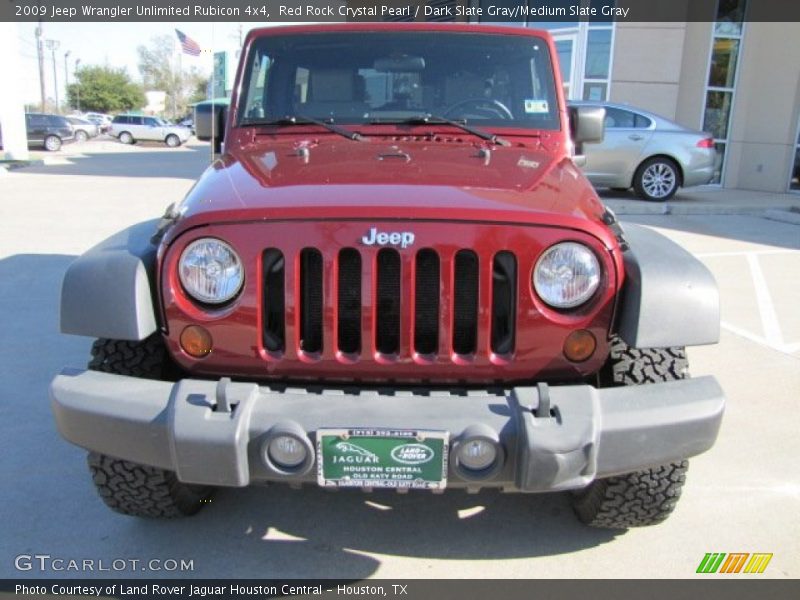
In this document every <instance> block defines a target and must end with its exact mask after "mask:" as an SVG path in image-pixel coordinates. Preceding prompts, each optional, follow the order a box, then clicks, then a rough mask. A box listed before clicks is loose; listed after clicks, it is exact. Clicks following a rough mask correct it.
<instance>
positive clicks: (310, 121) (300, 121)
mask: <svg viewBox="0 0 800 600" xmlns="http://www.w3.org/2000/svg"><path fill="white" fill-rule="evenodd" d="M242 125H277V126H281V127H285V126H287V125H318V126H319V127H323V128H325V129H327V130H328V131H330V132H333V133H337V134H339V135H341V136H342V137H346V138H347V139H348V140H354V141H358V142H360V141H362V140H363V139H364V136H363V135H361V134H360V133H358V132H357V131H350V130H349V129H345V128H344V127H339V126H338V125H334V124H333V119H327V120H324V121H323V120H321V119H314V118H312V117H306V116H303V115H293V116H292V115H289V116H286V117H282V118H280V119H244V120H243V121H242Z"/></svg>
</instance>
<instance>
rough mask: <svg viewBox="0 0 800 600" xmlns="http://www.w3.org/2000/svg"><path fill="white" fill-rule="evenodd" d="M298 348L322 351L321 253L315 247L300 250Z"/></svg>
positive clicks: (314, 351) (308, 350) (304, 350)
mask: <svg viewBox="0 0 800 600" xmlns="http://www.w3.org/2000/svg"><path fill="white" fill-rule="evenodd" d="M300 349H301V350H302V351H303V352H311V353H316V352H321V351H322V254H320V252H319V250H316V249H315V248H304V249H303V251H302V252H300Z"/></svg>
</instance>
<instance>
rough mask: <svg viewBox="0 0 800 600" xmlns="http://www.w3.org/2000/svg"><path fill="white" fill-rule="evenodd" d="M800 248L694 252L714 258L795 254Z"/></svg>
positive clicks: (704, 256)
mask: <svg viewBox="0 0 800 600" xmlns="http://www.w3.org/2000/svg"><path fill="white" fill-rule="evenodd" d="M797 253H800V250H791V249H789V248H786V249H780V250H778V249H776V250H732V251H729V252H698V253H696V254H695V256H696V257H697V258H716V257H719V256H750V255H754V256H760V255H772V254H797Z"/></svg>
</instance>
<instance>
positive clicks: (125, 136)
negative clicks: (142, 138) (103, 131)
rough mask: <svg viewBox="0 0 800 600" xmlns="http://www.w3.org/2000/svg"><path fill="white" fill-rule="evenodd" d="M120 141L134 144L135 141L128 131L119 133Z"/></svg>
mask: <svg viewBox="0 0 800 600" xmlns="http://www.w3.org/2000/svg"><path fill="white" fill-rule="evenodd" d="M119 141H120V142H122V143H123V144H132V143H133V136H132V135H131V134H130V133H128V132H127V131H123V132H122V133H120V134H119Z"/></svg>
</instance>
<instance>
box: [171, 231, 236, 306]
mask: <svg viewBox="0 0 800 600" xmlns="http://www.w3.org/2000/svg"><path fill="white" fill-rule="evenodd" d="M178 274H179V275H180V279H181V283H182V284H183V288H184V289H185V290H186V292H187V293H188V294H189V295H190V296H191V297H192V298H194V299H195V300H199V301H200V302H204V303H206V304H222V303H223V302H227V301H228V300H230V299H231V298H233V297H235V296H236V294H238V293H239V290H241V289H242V284H243V283H244V268H243V267H242V261H241V260H240V259H239V256H238V255H237V254H236V252H234V250H233V248H231V247H230V246H229V245H228V244H226V243H225V242H223V241H221V240H217V239H214V238H201V239H199V240H195V241H194V242H192V243H191V244H189V245H188V246H187V247H186V249H185V250H184V251H183V254H181V260H180V262H179V263H178Z"/></svg>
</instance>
